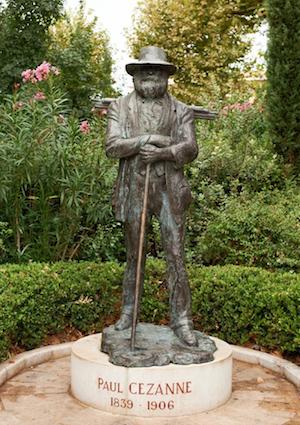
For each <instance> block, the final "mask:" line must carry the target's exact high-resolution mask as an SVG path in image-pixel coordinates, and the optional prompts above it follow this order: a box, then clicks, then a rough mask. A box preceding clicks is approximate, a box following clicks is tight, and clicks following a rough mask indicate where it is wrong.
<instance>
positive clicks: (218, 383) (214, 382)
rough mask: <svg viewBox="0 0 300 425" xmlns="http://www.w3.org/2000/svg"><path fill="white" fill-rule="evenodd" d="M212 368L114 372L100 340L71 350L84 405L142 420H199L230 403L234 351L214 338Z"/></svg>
mask: <svg viewBox="0 0 300 425" xmlns="http://www.w3.org/2000/svg"><path fill="white" fill-rule="evenodd" d="M214 341H215V343H216V346H217V351H216V352H215V353H214V360H213V361H211V362H209V363H202V364H190V365H177V364H176V365H175V364H169V365H167V366H153V367H135V368H126V367H121V366H115V365H113V364H112V363H110V362H109V361H108V356H107V355H106V354H104V353H102V352H100V350H99V346H100V344H101V334H98V335H91V336H88V337H85V338H82V339H80V340H79V341H77V342H76V343H74V344H73V346H72V354H71V392H72V394H73V396H74V397H75V398H76V399H78V400H79V401H81V402H82V403H84V404H86V405H88V406H92V407H95V408H97V409H99V410H102V411H105V412H110V413H114V414H122V415H129V416H141V417H171V416H177V417H178V416H183V415H194V414H198V413H200V412H205V411H209V410H211V409H214V408H216V407H218V406H221V405H222V404H224V403H226V401H227V400H228V399H229V398H230V395H231V385H232V349H231V347H230V346H229V345H228V344H226V343H225V342H223V341H221V340H218V339H216V338H214Z"/></svg>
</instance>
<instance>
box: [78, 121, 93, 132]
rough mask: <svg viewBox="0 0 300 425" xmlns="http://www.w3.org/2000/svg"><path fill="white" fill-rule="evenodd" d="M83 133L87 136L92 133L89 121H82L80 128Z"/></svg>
mask: <svg viewBox="0 0 300 425" xmlns="http://www.w3.org/2000/svg"><path fill="white" fill-rule="evenodd" d="M79 129H80V131H81V133H84V134H87V133H89V132H90V131H91V127H90V124H89V122H88V121H82V123H81V124H80V127H79Z"/></svg>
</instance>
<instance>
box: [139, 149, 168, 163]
mask: <svg viewBox="0 0 300 425" xmlns="http://www.w3.org/2000/svg"><path fill="white" fill-rule="evenodd" d="M161 150H162V149H160V148H157V147H155V146H152V145H148V144H147V145H146V146H144V147H142V148H141V150H140V155H141V157H142V160H143V161H144V162H145V163H146V164H151V163H152V162H156V161H160V160H162V159H163V158H162V152H161Z"/></svg>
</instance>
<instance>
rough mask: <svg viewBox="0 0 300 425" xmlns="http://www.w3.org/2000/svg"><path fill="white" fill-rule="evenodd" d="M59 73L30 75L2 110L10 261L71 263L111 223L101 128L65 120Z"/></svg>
mask: <svg viewBox="0 0 300 425" xmlns="http://www.w3.org/2000/svg"><path fill="white" fill-rule="evenodd" d="M57 72H58V71H57V70H56V69H55V68H53V67H51V66H50V65H49V64H47V63H43V64H42V65H41V66H40V67H38V68H37V69H36V70H27V71H26V72H24V73H23V78H24V80H26V81H27V83H26V84H24V85H23V86H22V87H21V89H20V90H18V91H17V92H16V93H15V94H14V95H13V96H8V97H6V99H5V101H4V102H3V103H2V104H1V105H0V161H1V169H0V221H3V222H7V223H8V225H9V227H10V228H11V229H12V231H13V233H14V242H13V244H11V245H10V257H9V258H8V259H9V260H11V261H18V260H19V261H20V260H21V261H28V260H31V259H32V260H38V261H41V260H43V261H49V260H50V261H51V260H57V259H68V258H76V257H77V255H78V252H79V250H80V247H81V244H82V243H83V241H84V240H85V238H86V237H87V236H90V235H91V234H94V232H95V230H96V228H97V225H99V224H104V223H106V222H107V221H108V220H109V218H110V219H111V215H112V214H111V206H110V194H111V187H112V185H113V180H114V178H115V169H114V168H113V167H112V164H111V162H110V161H109V160H107V159H106V157H105V153H104V151H103V146H102V143H101V142H102V139H103V133H104V123H103V120H102V119H99V118H94V119H92V120H91V122H90V123H88V122H87V121H84V122H82V123H81V125H80V123H79V121H78V120H77V119H76V118H74V117H72V115H69V112H70V111H69V108H68V100H67V99H66V98H65V96H64V94H62V93H61V91H60V90H59V89H58V88H57V84H56V78H57V76H56V75H55V73H57ZM37 80H38V81H37Z"/></svg>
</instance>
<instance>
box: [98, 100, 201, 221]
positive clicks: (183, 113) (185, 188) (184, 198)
mask: <svg viewBox="0 0 300 425" xmlns="http://www.w3.org/2000/svg"><path fill="white" fill-rule="evenodd" d="M168 96H169V98H170V103H171V122H172V124H171V145H170V146H169V149H170V152H171V154H172V160H170V161H165V178H166V188H167V192H168V196H169V200H170V205H171V210H172V212H173V214H174V216H175V219H176V216H181V215H182V214H183V212H184V211H185V210H186V208H187V207H188V206H189V204H190V202H191V199H192V197H191V191H190V188H189V185H188V183H187V181H186V179H185V176H184V171H183V166H184V164H186V163H189V162H191V161H193V160H194V159H195V158H196V156H197V154H198V146H197V143H196V137H195V126H194V112H193V110H192V109H191V108H189V107H188V106H187V105H185V104H184V103H182V102H180V101H178V100H177V99H175V98H174V97H172V96H170V95H169V94H168ZM137 119H138V110H137V102H136V93H135V92H132V93H130V94H129V95H127V96H123V97H120V98H118V99H116V100H115V101H113V102H112V103H111V105H110V108H109V111H108V125H107V134H106V154H107V156H108V157H113V158H118V159H119V160H120V163H119V171H118V177H117V181H116V184H115V188H114V195H113V205H114V209H115V214H116V219H117V220H119V221H123V222H125V221H126V220H127V218H128V211H129V204H130V202H132V199H134V197H132V196H130V194H131V191H132V187H133V185H132V183H133V181H134V179H136V178H137V173H136V170H135V169H134V159H135V157H136V155H138V154H139V150H140V148H141V144H142V140H143V138H142V137H141V136H137V135H136V128H137V124H136V123H137ZM142 195H143V194H140V196H142Z"/></svg>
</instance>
